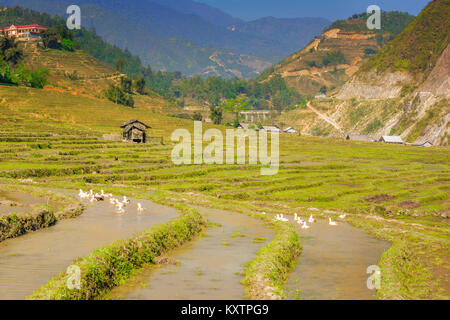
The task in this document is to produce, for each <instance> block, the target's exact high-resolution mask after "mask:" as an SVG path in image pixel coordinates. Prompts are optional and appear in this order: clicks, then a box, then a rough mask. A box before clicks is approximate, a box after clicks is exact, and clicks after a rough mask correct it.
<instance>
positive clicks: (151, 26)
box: [2, 0, 328, 78]
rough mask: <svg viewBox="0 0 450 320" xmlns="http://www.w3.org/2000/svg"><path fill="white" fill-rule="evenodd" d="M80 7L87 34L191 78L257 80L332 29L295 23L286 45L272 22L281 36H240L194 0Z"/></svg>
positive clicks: (41, 7) (47, 6) (58, 7)
mask: <svg viewBox="0 0 450 320" xmlns="http://www.w3.org/2000/svg"><path fill="white" fill-rule="evenodd" d="M2 4H4V5H7V6H13V5H20V6H23V7H27V8H31V9H34V10H38V11H41V12H48V13H50V14H58V15H60V16H64V15H65V12H66V8H67V6H68V5H70V4H72V3H71V2H70V1H68V0H40V1H35V0H5V1H3V2H2ZM78 4H79V5H80V7H81V9H82V24H83V26H84V27H85V28H86V29H90V28H91V27H94V28H95V29H96V31H97V33H98V34H99V35H100V36H102V37H103V38H104V39H105V40H106V41H108V42H109V43H111V44H114V45H117V46H119V47H120V48H122V49H128V50H129V51H130V52H131V53H133V54H134V55H138V56H139V57H140V58H141V60H142V62H143V64H145V65H147V64H150V65H152V67H153V68H154V69H160V70H168V71H180V72H182V73H183V74H186V75H197V74H200V75H220V76H224V77H228V78H231V77H236V76H237V77H244V78H248V77H255V76H257V75H259V74H260V73H261V72H262V71H263V70H265V69H266V68H268V67H269V66H270V65H272V64H273V63H274V62H276V61H279V60H280V59H282V58H283V57H285V56H287V55H288V54H290V53H291V52H292V51H293V44H295V45H298V46H301V45H304V44H306V43H307V42H308V41H309V39H310V38H311V36H312V35H313V34H316V33H319V32H320V31H321V30H322V29H323V28H324V27H325V26H326V25H327V24H328V21H327V20H324V19H318V21H317V22H316V23H314V24H312V25H311V26H309V27H307V26H306V25H307V23H309V22H305V21H303V22H302V21H300V22H298V23H297V22H296V21H294V23H292V22H291V24H294V25H295V24H297V27H296V29H295V30H297V31H298V32H297V33H296V34H295V35H293V36H292V37H291V38H289V39H284V40H283V41H281V40H280V39H283V38H284V36H283V33H281V32H283V30H285V29H279V28H278V29H277V28H271V27H270V23H271V22H270V21H266V22H265V25H267V26H269V27H270V28H269V29H274V30H279V32H278V33H276V34H272V35H268V34H264V33H260V34H256V33H252V32H248V33H247V32H242V31H241V32H236V31H233V30H232V28H231V29H230V28H229V26H226V25H227V24H228V23H241V22H240V20H236V19H230V17H229V16H228V17H227V15H226V14H224V13H222V12H220V11H218V10H214V8H211V7H209V6H201V5H199V4H198V3H195V2H193V1H188V0H172V1H169V2H168V3H166V4H162V1H156V2H154V1H140V0H117V1H106V0H80V1H78ZM214 17H217V18H218V20H217V21H218V22H217V23H213V20H214ZM313 20H314V19H313ZM274 23H276V22H274ZM298 26H301V27H298ZM303 30H304V31H303ZM277 35H278V36H277ZM292 39H295V41H291V40H292Z"/></svg>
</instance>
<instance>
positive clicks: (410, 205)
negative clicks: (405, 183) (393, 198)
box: [397, 200, 420, 209]
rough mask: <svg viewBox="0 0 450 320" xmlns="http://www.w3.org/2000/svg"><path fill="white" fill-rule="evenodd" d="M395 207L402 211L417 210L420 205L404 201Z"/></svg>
mask: <svg viewBox="0 0 450 320" xmlns="http://www.w3.org/2000/svg"><path fill="white" fill-rule="evenodd" d="M397 206H398V207H399V208H402V209H415V208H419V207H420V204H418V203H417V202H414V201H409V200H406V201H402V202H400V203H399V204H397Z"/></svg>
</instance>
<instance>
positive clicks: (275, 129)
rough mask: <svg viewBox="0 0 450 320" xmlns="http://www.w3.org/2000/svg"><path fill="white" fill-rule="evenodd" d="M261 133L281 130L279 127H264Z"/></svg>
mask: <svg viewBox="0 0 450 320" xmlns="http://www.w3.org/2000/svg"><path fill="white" fill-rule="evenodd" d="M261 131H265V132H280V131H281V130H280V128H278V127H277V126H263V127H262V129H261Z"/></svg>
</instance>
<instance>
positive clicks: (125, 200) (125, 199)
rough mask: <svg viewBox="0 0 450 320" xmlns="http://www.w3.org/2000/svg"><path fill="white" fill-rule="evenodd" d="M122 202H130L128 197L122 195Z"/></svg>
mask: <svg viewBox="0 0 450 320" xmlns="http://www.w3.org/2000/svg"><path fill="white" fill-rule="evenodd" d="M122 203H123V204H128V203H130V199H128V198H127V196H123V200H122Z"/></svg>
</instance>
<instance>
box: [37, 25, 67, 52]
mask: <svg viewBox="0 0 450 320" xmlns="http://www.w3.org/2000/svg"><path fill="white" fill-rule="evenodd" d="M40 34H41V38H42V43H43V45H44V48H46V49H59V50H65V51H73V50H74V44H73V40H74V33H73V32H72V31H70V30H69V29H67V27H66V26H65V25H58V26H55V27H52V28H48V29H47V30H42V31H41V33H40Z"/></svg>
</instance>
